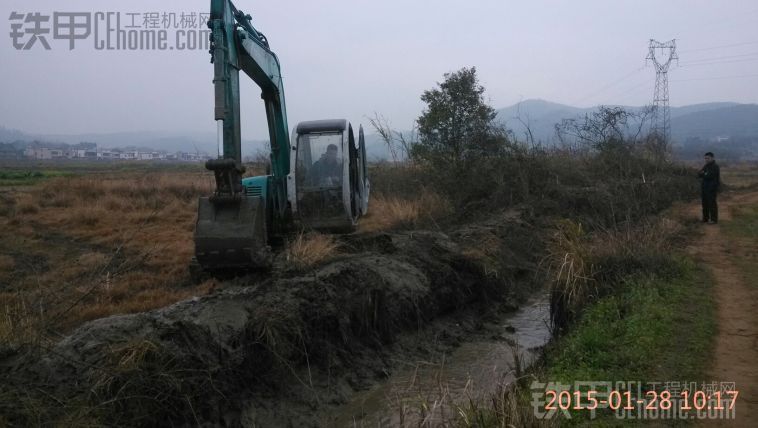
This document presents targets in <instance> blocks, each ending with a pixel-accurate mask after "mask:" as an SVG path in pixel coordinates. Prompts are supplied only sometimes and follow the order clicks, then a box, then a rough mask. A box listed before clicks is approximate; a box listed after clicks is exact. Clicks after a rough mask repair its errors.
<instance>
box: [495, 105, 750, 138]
mask: <svg viewBox="0 0 758 428" xmlns="http://www.w3.org/2000/svg"><path fill="white" fill-rule="evenodd" d="M618 107H623V108H625V109H626V110H628V111H630V112H637V111H640V109H641V108H642V107H634V106H618ZM596 109H597V107H592V108H580V107H573V106H568V105H564V104H557V103H552V102H549V101H544V100H526V101H523V102H520V103H518V104H515V105H513V106H510V107H506V108H503V109H500V110H498V111H497V120H499V121H500V122H502V123H505V125H506V126H507V127H508V128H510V129H512V130H513V131H514V133H515V134H516V136H517V137H518V138H524V136H525V133H526V131H527V129H526V126H527V125H528V126H529V128H530V129H531V131H532V134H533V135H534V138H535V140H538V141H542V142H544V143H552V142H554V141H555V125H556V124H557V123H561V121H562V120H563V119H582V118H583V117H584V115H586V114H588V113H590V112H592V111H595V110H596ZM671 134H672V138H673V139H674V140H680V141H683V140H686V139H688V138H692V137H699V138H706V139H707V138H714V137H724V136H753V135H758V105H756V104H738V103H731V102H718V103H705V104H693V105H689V106H682V107H672V108H671Z"/></svg>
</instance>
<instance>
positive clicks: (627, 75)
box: [572, 66, 645, 105]
mask: <svg viewBox="0 0 758 428" xmlns="http://www.w3.org/2000/svg"><path fill="white" fill-rule="evenodd" d="M644 69H645V67H644V66H643V67H640V68H637V69H634V70H632V71H631V72H629V73H627V74H625V75H624V76H622V77H620V78H619V79H617V80H614V81H613V82H611V83H608V84H606V85H605V86H603V87H601V88H600V89H598V90H597V91H595V92H591V93H590V94H589V95H586V96H585V97H583V98H582V99H580V100H578V101H576V102H574V103H572V105H579V104H581V103H583V102H585V101H587V100H588V99H592V98H593V97H595V96H597V95H599V94H602V93H603V92H605V91H607V90H608V89H610V88H612V87H614V86H616V85H618V84H619V83H621V82H623V81H625V80H627V79H629V78H630V77H632V76H634V75H636V74H637V73H639V72H640V71H642V70H644Z"/></svg>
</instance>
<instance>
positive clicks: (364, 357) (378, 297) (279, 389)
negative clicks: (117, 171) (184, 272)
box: [0, 211, 545, 426]
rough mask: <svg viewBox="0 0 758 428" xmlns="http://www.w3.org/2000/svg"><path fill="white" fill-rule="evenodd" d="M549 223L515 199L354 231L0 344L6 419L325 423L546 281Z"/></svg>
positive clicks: (484, 331) (470, 337)
mask: <svg viewBox="0 0 758 428" xmlns="http://www.w3.org/2000/svg"><path fill="white" fill-rule="evenodd" d="M544 230H545V227H544V226H541V225H535V224H533V223H532V222H531V221H530V220H525V219H524V218H523V217H522V216H521V215H519V214H518V213H515V212H513V211H510V212H503V213H500V214H498V215H495V216H493V217H491V218H489V219H487V220H486V221H481V222H478V223H475V224H470V225H467V226H465V227H463V228H459V229H457V230H455V231H453V232H450V233H447V234H446V233H442V232H438V231H405V232H395V233H372V234H356V235H347V236H344V237H341V238H340V244H341V248H343V250H344V251H343V252H342V254H341V255H340V256H338V257H336V258H334V259H332V260H330V261H328V262H326V263H324V264H322V265H320V266H317V267H315V268H312V269H307V270H293V269H292V268H291V267H289V266H288V265H287V263H286V260H283V259H280V260H278V262H277V263H278V267H277V268H275V270H274V272H273V273H272V274H271V275H269V276H266V277H261V276H256V277H242V278H237V279H234V280H231V281H228V282H226V283H224V284H223V286H222V287H220V288H219V289H218V290H217V291H215V292H213V293H211V294H209V295H207V296H203V297H197V298H193V299H190V300H186V301H183V302H179V303H177V304H174V305H172V306H169V307H166V308H163V309H159V310H154V311H151V312H145V313H139V314H132V315H119V316H112V317H108V318H103V319H99V320H95V321H91V322H88V323H86V324H84V325H82V326H81V327H79V328H78V329H76V330H75V331H73V332H72V333H71V334H70V335H68V336H66V337H64V338H62V339H61V340H59V341H57V342H55V343H51V344H49V345H46V346H42V347H37V348H33V349H32V348H22V349H12V350H11V349H5V350H2V354H1V355H0V376H2V378H3V379H4V382H3V384H2V386H0V398H1V399H0V414H2V415H4V417H5V421H6V422H8V423H9V424H11V425H27V424H34V421H46V423H47V422H52V423H58V424H64V425H82V424H106V425H110V426H127V425H128V426H164V425H225V426H322V425H324V424H327V425H329V424H330V422H329V417H328V415H330V414H333V413H334V411H335V409H339V408H340V407H341V406H345V405H346V404H347V403H349V402H350V401H351V399H352V398H353V397H354V396H355V395H356V394H360V393H361V392H364V391H366V390H368V389H370V388H372V387H374V386H376V385H378V384H381V383H382V382H385V381H386V379H387V378H388V377H389V376H390V375H391V374H392V373H393V372H394V371H396V370H398V369H400V367H401V366H402V363H401V362H403V361H412V360H419V359H424V358H432V357H433V356H437V355H440V354H445V353H449V352H451V351H452V350H454V349H455V348H457V347H459V346H460V345H461V344H463V343H466V342H471V341H476V340H477V339H478V338H485V337H486V338H491V337H492V336H493V335H497V331H496V330H497V329H498V328H500V327H501V326H500V325H499V324H498V321H499V320H501V319H502V316H503V314H504V313H507V312H509V311H513V310H514V309H515V308H516V307H517V306H518V305H519V304H520V303H521V302H523V301H524V300H525V299H526V298H527V297H528V296H530V295H534V293H535V292H536V290H537V289H539V287H540V284H541V283H542V278H541V277H540V276H539V274H538V272H539V269H538V266H539V263H540V258H541V257H542V255H543V254H544V242H545V237H544V236H543V234H544ZM541 231H542V232H541Z"/></svg>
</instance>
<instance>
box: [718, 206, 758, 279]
mask: <svg viewBox="0 0 758 428" xmlns="http://www.w3.org/2000/svg"><path fill="white" fill-rule="evenodd" d="M731 209H732V220H731V221H727V222H722V226H721V227H722V228H723V230H724V231H725V232H726V234H727V236H728V238H729V240H730V241H731V243H732V246H733V247H743V248H744V251H742V252H741V253H742V254H743V255H744V256H740V257H735V258H734V259H733V260H734V263H735V265H737V267H738V268H739V269H740V272H741V273H742V275H743V276H744V278H745V283H747V284H752V285H753V286H755V287H758V281H756V280H755V278H758V254H757V253H758V251H756V250H758V204H756V203H753V204H744V205H734V206H732V208H731Z"/></svg>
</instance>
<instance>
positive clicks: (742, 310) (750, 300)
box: [692, 192, 758, 426]
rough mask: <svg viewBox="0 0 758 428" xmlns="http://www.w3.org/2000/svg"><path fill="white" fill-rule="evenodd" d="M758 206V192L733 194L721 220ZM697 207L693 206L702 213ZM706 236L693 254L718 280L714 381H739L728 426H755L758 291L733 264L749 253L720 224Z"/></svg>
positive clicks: (706, 227)
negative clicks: (744, 207)
mask: <svg viewBox="0 0 758 428" xmlns="http://www.w3.org/2000/svg"><path fill="white" fill-rule="evenodd" d="M746 203H758V193H755V192H753V193H748V194H738V195H730V196H727V197H725V198H723V201H722V202H721V207H720V208H721V211H722V216H721V220H722V222H729V221H731V219H732V216H731V212H730V208H731V207H732V206H737V205H741V204H746ZM699 209H700V207H699V206H695V207H693V209H692V211H693V212H694V213H699ZM703 228H704V233H703V235H702V236H701V237H700V238H699V239H698V241H697V243H696V248H695V250H694V253H695V255H696V256H697V258H698V260H700V261H701V262H702V263H704V264H705V265H706V266H707V267H708V268H709V269H710V270H711V271H712V272H713V277H714V279H715V285H714V293H715V296H714V297H715V298H716V302H717V305H718V315H717V319H718V326H719V327H718V336H717V337H716V341H715V348H714V350H713V365H712V367H711V371H710V373H709V374H710V379H709V380H715V381H716V382H736V388H737V390H738V391H739V396H738V398H737V404H736V420H732V421H723V422H724V423H725V424H728V425H729V426H755V421H756V420H758V287H756V286H755V284H750V283H749V281H751V280H753V279H751V278H746V277H745V276H744V274H743V273H742V272H741V271H740V270H739V269H738V267H737V266H735V264H734V261H735V260H738V259H740V258H744V257H746V256H747V255H748V254H749V251H752V250H749V249H748V248H746V246H745V245H744V243H741V242H735V241H736V240H730V239H729V237H728V236H727V235H726V233H724V232H723V231H722V230H721V227H720V226H718V225H715V226H714V225H703Z"/></svg>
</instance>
